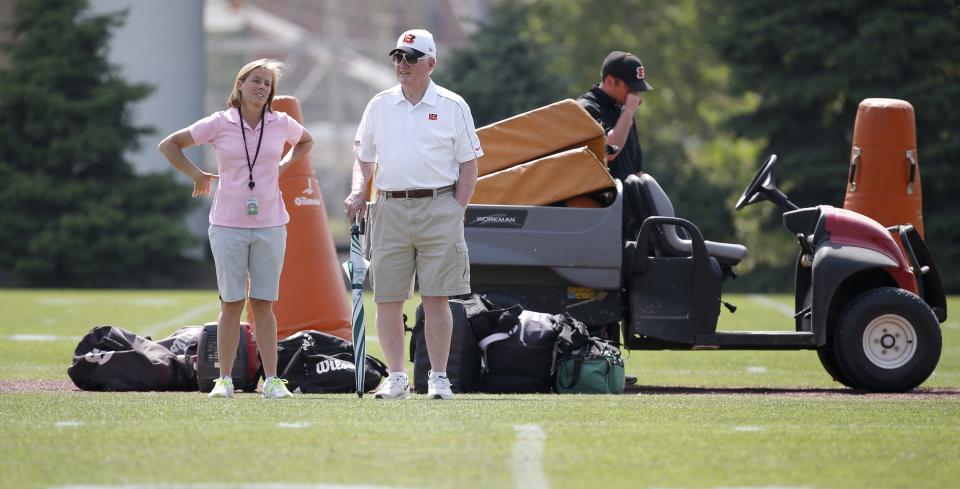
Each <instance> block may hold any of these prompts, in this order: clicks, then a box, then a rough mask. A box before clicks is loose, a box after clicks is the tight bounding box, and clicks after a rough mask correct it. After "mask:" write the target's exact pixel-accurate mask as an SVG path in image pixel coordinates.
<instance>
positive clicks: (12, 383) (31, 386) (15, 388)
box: [0, 380, 960, 400]
mask: <svg viewBox="0 0 960 489" xmlns="http://www.w3.org/2000/svg"><path fill="white" fill-rule="evenodd" d="M0 392H80V389H78V388H77V387H76V386H75V385H73V382H70V381H69V380H0ZM626 394H635V395H641V396H643V395H729V394H739V395H754V396H781V397H813V398H835V399H909V400H914V399H960V389H955V388H939V389H938V388H931V389H925V388H920V389H916V390H913V391H910V392H899V393H870V392H862V391H854V390H850V389H842V388H836V389H824V388H816V387H787V388H770V387H679V386H646V385H630V386H627V390H626Z"/></svg>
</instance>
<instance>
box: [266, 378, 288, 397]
mask: <svg viewBox="0 0 960 489" xmlns="http://www.w3.org/2000/svg"><path fill="white" fill-rule="evenodd" d="M284 397H293V393H291V392H290V391H289V390H287V381H286V380H285V379H281V378H280V377H270V378H269V379H267V380H266V381H264V382H263V398H264V399H281V398H284Z"/></svg>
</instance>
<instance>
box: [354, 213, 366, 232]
mask: <svg viewBox="0 0 960 489" xmlns="http://www.w3.org/2000/svg"><path fill="white" fill-rule="evenodd" d="M366 227H367V220H366V219H360V216H359V215H358V216H356V217H354V218H353V226H350V234H354V235H361V234H363V233H364V231H365V228H366Z"/></svg>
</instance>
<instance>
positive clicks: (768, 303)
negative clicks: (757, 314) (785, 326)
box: [747, 294, 795, 317]
mask: <svg viewBox="0 0 960 489" xmlns="http://www.w3.org/2000/svg"><path fill="white" fill-rule="evenodd" d="M747 297H748V298H749V299H750V300H752V301H753V302H756V303H757V304H760V305H761V306H765V307H769V308H770V309H775V310H776V311H777V312H779V313H780V314H783V315H784V316H790V317H793V315H794V314H795V313H794V311H793V308H792V307H790V306H788V305H786V304H783V303H781V302H777V301H775V300H773V299H768V298H766V297H764V296H762V295H760V294H747Z"/></svg>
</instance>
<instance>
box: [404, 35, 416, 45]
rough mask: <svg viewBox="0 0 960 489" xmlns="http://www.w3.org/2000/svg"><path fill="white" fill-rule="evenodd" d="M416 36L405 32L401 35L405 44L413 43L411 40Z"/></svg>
mask: <svg viewBox="0 0 960 489" xmlns="http://www.w3.org/2000/svg"><path fill="white" fill-rule="evenodd" d="M416 38H417V36H414V35H413V34H407V35H406V36H403V42H405V43H407V44H413V40H414V39H416Z"/></svg>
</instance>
